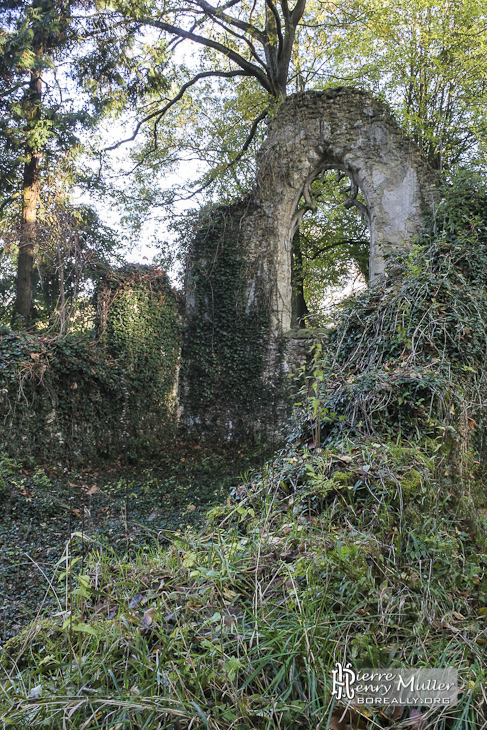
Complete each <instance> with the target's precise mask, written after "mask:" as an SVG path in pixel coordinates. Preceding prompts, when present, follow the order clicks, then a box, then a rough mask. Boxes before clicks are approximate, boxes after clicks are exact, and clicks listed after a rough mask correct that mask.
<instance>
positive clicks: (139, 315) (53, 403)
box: [0, 267, 181, 460]
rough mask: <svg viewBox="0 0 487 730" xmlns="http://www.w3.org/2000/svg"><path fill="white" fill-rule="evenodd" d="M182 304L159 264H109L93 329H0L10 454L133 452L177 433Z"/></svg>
mask: <svg viewBox="0 0 487 730" xmlns="http://www.w3.org/2000/svg"><path fill="white" fill-rule="evenodd" d="M179 308H180V303H179V300H178V298H177V295H176V294H175V292H174V291H173V290H172V289H171V287H170V285H169V282H168V280H167V277H166V276H165V274H163V273H162V272H161V271H158V270H154V269H151V268H149V267H144V268H140V267H128V268H126V269H122V270H119V271H117V272H112V274H110V275H109V276H108V277H107V278H106V279H105V281H104V283H103V286H102V288H101V290H100V292H99V294H98V311H99V320H98V331H97V333H96V334H97V337H96V338H93V336H91V337H84V338H83V337H75V336H66V337H62V338H61V337H56V338H49V337H42V336H39V335H28V334H25V333H19V332H13V331H11V330H9V329H8V328H3V329H2V330H0V445H1V446H2V447H3V448H4V449H5V450H6V451H7V453H9V454H11V455H12V456H19V457H22V458H26V457H37V456H39V455H41V456H47V455H49V456H50V457H51V458H69V459H71V460H72V459H77V460H85V459H92V458H100V457H109V456H110V457H112V456H118V455H119V454H120V453H121V452H123V453H124V454H125V455H127V456H128V457H132V458H137V457H138V456H140V455H142V453H147V451H150V450H151V449H157V447H158V446H159V445H160V443H161V442H162V441H164V440H166V439H168V438H169V437H171V436H172V435H173V434H174V431H175V426H176V414H175V408H176V402H175V385H176V379H177V368H178V365H179V354H180V328H181V325H180V314H179Z"/></svg>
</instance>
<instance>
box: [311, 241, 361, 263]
mask: <svg viewBox="0 0 487 730" xmlns="http://www.w3.org/2000/svg"><path fill="white" fill-rule="evenodd" d="M368 245H369V241H366V240H365V239H362V238H358V239H356V238H344V239H342V240H341V241H335V243H329V244H328V245H327V246H320V247H319V248H318V247H316V246H314V251H313V253H312V254H310V255H309V256H308V255H306V253H304V256H305V257H306V258H307V259H310V260H311V261H314V260H315V259H317V258H318V256H320V255H321V254H322V253H326V251H331V250H332V249H333V248H337V247H338V246H368Z"/></svg>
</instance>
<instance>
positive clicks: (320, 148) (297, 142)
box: [244, 88, 436, 331]
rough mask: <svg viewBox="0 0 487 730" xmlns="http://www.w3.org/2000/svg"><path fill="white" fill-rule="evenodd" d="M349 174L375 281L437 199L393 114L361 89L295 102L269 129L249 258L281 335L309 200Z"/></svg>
mask: <svg viewBox="0 0 487 730" xmlns="http://www.w3.org/2000/svg"><path fill="white" fill-rule="evenodd" d="M326 169H336V170H341V171H343V172H344V173H346V174H347V175H348V176H349V177H350V178H351V180H352V181H353V182H354V183H355V185H357V186H358V187H359V188H360V190H361V191H362V193H363V196H364V198H365V200H366V203H367V214H368V218H369V229H370V278H371V281H374V280H376V279H377V278H378V277H379V276H380V275H381V274H382V273H383V272H384V269H385V257H386V256H387V254H388V252H389V251H390V250H391V249H394V248H397V247H399V246H404V245H407V244H410V243H411V242H412V240H413V238H414V237H415V235H417V234H418V233H419V231H420V230H421V227H422V220H423V213H424V212H425V210H427V209H429V208H430V207H431V205H432V202H433V199H434V189H435V183H436V179H435V176H434V175H433V173H431V171H430V170H429V169H428V168H427V167H426V165H425V163H424V161H423V159H422V157H421V154H420V152H419V150H418V149H417V148H416V146H415V145H414V144H413V143H412V142H411V141H410V140H409V139H408V138H407V137H405V135H404V133H403V132H402V130H401V129H400V127H399V126H398V124H397V122H396V121H395V120H394V118H393V116H392V114H391V112H390V110H389V108H388V107H387V106H386V105H385V104H384V103H382V102H380V101H379V100H377V99H374V98H373V97H372V96H370V95H368V94H365V93H364V92H361V91H358V90H356V89H349V88H339V89H329V90H326V91H321V92H318V91H314V92H305V93H302V94H296V95H294V96H291V97H289V98H288V99H287V100H286V101H285V102H284V103H283V104H282V106H281V107H280V108H279V111H278V112H277V114H276V115H275V117H274V118H273V119H272V120H271V122H270V124H269V130H268V135H267V139H266V142H265V143H264V146H263V148H262V150H261V151H260V154H259V158H258V172H257V179H256V186H255V189H254V192H253V198H254V202H255V213H254V215H253V217H252V218H249V220H248V221H247V224H246V232H245V234H244V235H245V237H246V240H247V250H248V255H249V256H250V257H251V258H256V259H257V260H259V261H260V264H261V265H260V268H261V271H262V275H263V277H264V287H266V288H272V290H273V309H274V322H275V326H276V331H286V330H288V329H289V328H291V326H292V322H291V300H292V290H291V243H292V238H293V235H294V233H295V231H296V228H297V226H298V225H299V220H300V213H299V211H298V206H299V202H300V199H301V198H302V196H303V192H304V191H305V189H306V188H307V187H309V185H310V184H311V183H312V182H313V180H315V179H316V178H317V177H318V176H319V174H320V173H321V171H322V170H326Z"/></svg>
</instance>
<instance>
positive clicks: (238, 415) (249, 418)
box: [181, 201, 274, 438]
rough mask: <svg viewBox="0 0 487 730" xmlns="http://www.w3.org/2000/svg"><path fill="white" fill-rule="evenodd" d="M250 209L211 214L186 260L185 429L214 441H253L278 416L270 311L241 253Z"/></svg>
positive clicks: (233, 208) (241, 206)
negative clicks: (268, 376)
mask: <svg viewBox="0 0 487 730" xmlns="http://www.w3.org/2000/svg"><path fill="white" fill-rule="evenodd" d="M247 212H248V204H247V202H246V201H244V202H243V203H238V204H235V205H233V206H229V207H220V208H218V209H216V210H215V209H213V210H211V211H209V212H208V211H207V212H206V213H205V217H204V219H203V221H200V224H199V229H198V231H197V233H196V235H195V236H194V238H193V239H192V241H191V243H190V246H189V251H188V256H187V262H188V275H187V279H186V292H187V300H188V306H187V311H186V321H185V328H184V339H183V354H182V360H183V367H182V373H181V379H182V385H183V387H182V389H181V399H182V406H183V412H184V421H185V423H186V425H187V426H188V427H189V429H190V430H191V431H192V433H196V434H198V435H204V436H206V437H210V438H211V437H220V436H221V434H222V433H225V434H226V435H227V436H231V437H232V438H235V437H237V438H238V437H247V436H249V435H250V434H251V433H255V430H256V428H255V427H256V424H257V423H259V424H260V425H261V426H262V427H265V425H266V423H268V422H269V420H270V417H271V415H272V404H273V402H274V397H273V392H272V388H271V386H270V385H266V384H265V382H264V371H265V364H266V355H267V352H268V344H269V332H270V330H269V327H270V308H269V305H268V303H267V302H266V299H265V297H264V294H263V291H262V290H261V288H259V284H258V276H257V275H256V272H253V271H250V270H249V264H248V260H247V258H246V256H245V252H244V248H243V244H244V242H243V241H242V237H241V233H240V229H241V224H242V220H243V218H244V216H245V215H246V214H247ZM251 282H252V283H253V288H252V286H251Z"/></svg>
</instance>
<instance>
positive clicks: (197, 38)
mask: <svg viewBox="0 0 487 730" xmlns="http://www.w3.org/2000/svg"><path fill="white" fill-rule="evenodd" d="M140 22H141V23H145V24H146V25H151V26H153V27H154V28H159V29H160V30H164V31H166V33H172V34H173V35H177V36H179V37H180V38H187V39H188V40H191V41H194V42H195V43H198V44H199V45H202V46H206V47H207V48H213V49H214V50H215V51H218V52H219V53H222V54H223V55H224V56H226V57H227V58H229V59H230V60H231V61H233V62H234V63H236V64H237V66H240V68H241V69H243V70H244V71H245V74H246V75H247V76H253V77H254V78H256V79H257V80H258V81H259V83H260V84H261V85H262V86H263V87H264V89H265V90H266V91H268V92H269V94H272V95H274V91H273V86H272V83H271V82H270V80H269V78H268V76H267V74H266V73H264V72H263V71H262V70H261V69H260V68H259V67H258V66H256V65H255V64H253V63H251V62H250V61H247V60H246V59H245V58H244V57H243V56H241V55H240V54H239V53H237V52H236V51H234V50H232V49H231V48H228V47H227V46H224V45H223V44H222V43H218V41H213V40H211V39H210V38H205V37H204V36H201V35H197V34H196V33H191V32H190V31H186V30H184V29H183V28H178V27H177V26H176V25H171V24H170V23H164V22H162V21H160V20H154V19H153V18H144V19H143V20H141V21H140Z"/></svg>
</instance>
